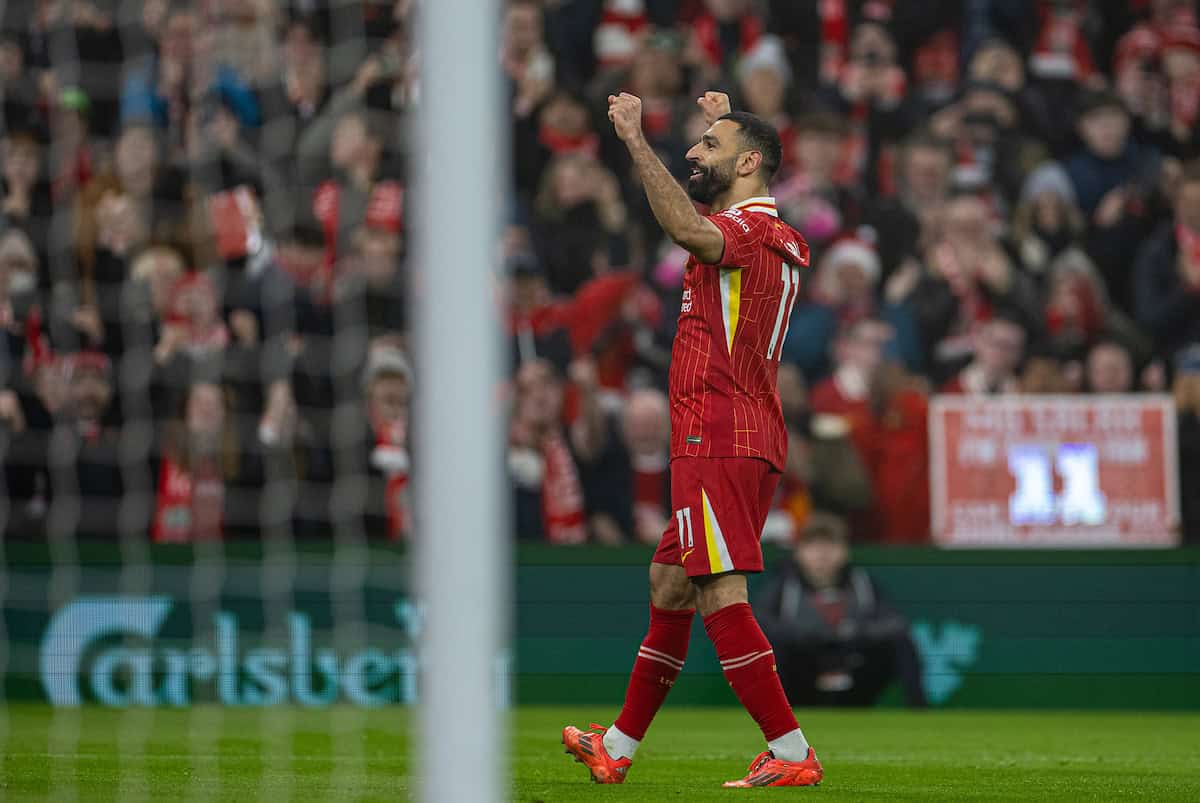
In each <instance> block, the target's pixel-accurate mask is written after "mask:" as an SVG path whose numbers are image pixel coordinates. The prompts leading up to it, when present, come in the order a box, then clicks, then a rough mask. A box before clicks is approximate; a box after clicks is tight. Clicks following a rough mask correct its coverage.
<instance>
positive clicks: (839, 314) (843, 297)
mask: <svg viewBox="0 0 1200 803" xmlns="http://www.w3.org/2000/svg"><path fill="white" fill-rule="evenodd" d="M879 276H880V262H879V257H878V255H877V254H876V252H875V249H874V248H873V247H872V246H871V245H870V244H869V243H867V242H864V241H862V240H859V239H856V238H845V239H842V240H838V241H837V242H836V243H834V244H833V245H832V247H830V248H829V250H828V251H826V252H825V256H824V257H822V258H821V261H820V263H819V264H818V267H817V272H816V275H815V277H814V278H813V281H812V283H811V285H810V301H809V303H806V304H803V305H801V306H799V307H798V308H797V309H796V310H795V311H794V312H793V313H792V321H791V325H790V327H789V328H788V334H787V339H786V340H785V341H784V346H783V354H784V359H785V360H787V361H788V362H794V363H795V364H796V365H798V366H799V367H800V369H801V370H802V371H803V372H804V374H805V376H806V377H808V378H810V379H813V380H816V379H822V378H824V377H825V376H826V375H828V373H829V368H830V366H829V362H828V360H829V357H830V352H831V350H832V345H833V341H834V338H835V336H836V334H837V332H838V331H839V330H840V329H844V328H845V327H846V326H849V325H851V324H853V323H855V322H857V321H860V320H863V319H866V318H879V319H881V320H882V321H884V322H886V323H887V324H888V325H889V326H890V327H891V331H892V335H893V339H892V341H891V344H892V346H893V353H894V355H895V356H896V357H897V358H898V359H900V360H901V361H902V362H903V363H904V364H905V365H907V366H909V367H910V368H917V367H919V366H920V362H921V343H920V338H919V336H918V332H917V327H916V320H915V319H914V318H913V315H912V312H911V310H910V308H909V306H908V303H907V301H906V300H905V299H901V300H899V301H895V302H893V301H892V299H890V298H888V295H887V294H884V300H883V303H879V302H878V301H877V300H876V299H877V298H878V297H879V293H878V292H877V288H878V286H879Z"/></svg>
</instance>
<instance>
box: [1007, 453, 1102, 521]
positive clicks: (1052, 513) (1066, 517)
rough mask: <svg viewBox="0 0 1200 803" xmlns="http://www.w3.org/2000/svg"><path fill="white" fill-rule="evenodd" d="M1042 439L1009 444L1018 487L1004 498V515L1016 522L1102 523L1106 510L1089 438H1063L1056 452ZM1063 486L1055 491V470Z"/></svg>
mask: <svg viewBox="0 0 1200 803" xmlns="http://www.w3.org/2000/svg"><path fill="white" fill-rule="evenodd" d="M1054 457H1055V459H1054V464H1053V466H1052V465H1051V462H1050V450H1049V449H1048V448H1047V447H1046V446H1045V445H1044V444H1030V443H1019V444H1013V445H1011V446H1009V447H1008V470H1009V471H1011V472H1012V475H1013V478H1014V479H1015V480H1016V482H1017V488H1016V490H1015V491H1013V494H1012V496H1010V497H1009V498H1008V517H1009V521H1010V522H1011V523H1012V524H1014V525H1018V526H1020V525H1029V524H1055V523H1062V524H1068V525H1069V524H1091V525H1095V524H1102V523H1103V522H1104V518H1105V514H1106V509H1105V499H1104V494H1102V493H1101V492H1100V463H1099V460H1098V458H1097V455H1096V446H1095V444H1091V443H1063V444H1060V445H1059V446H1058V448H1057V449H1056V450H1055V452H1054ZM1055 469H1057V471H1058V475H1059V476H1060V477H1061V478H1062V490H1061V491H1060V492H1059V493H1055V491H1054V471H1055Z"/></svg>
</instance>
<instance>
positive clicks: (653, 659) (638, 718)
mask: <svg viewBox="0 0 1200 803" xmlns="http://www.w3.org/2000/svg"><path fill="white" fill-rule="evenodd" d="M695 613H696V612H695V611H694V610H691V609H689V610H685V611H672V610H664V609H662V608H656V607H654V606H653V605H651V606H650V629H649V630H648V631H647V632H646V638H645V639H644V640H643V641H642V646H641V647H639V648H638V654H637V660H636V661H635V662H634V664H633V672H632V673H631V674H630V676H629V686H628V687H627V688H626V690H625V705H624V706H623V707H622V708H621V714H620V716H618V717H617V721H616V722H615V723H614V724H613V726H612V727H611V728H609V729H608V731H607V732H605V734H604V749H605V750H606V751H607V752H608V754H609V755H610V756H612V757H613V758H633V754H634V752H635V751H636V750H637V747H638V744H640V743H641V740H642V737H644V736H645V735H646V729H647V728H649V727H650V722H651V720H653V719H654V715H655V714H657V713H658V709H659V708H660V707H661V706H662V704H663V701H664V700H665V699H667V692H669V691H670V690H671V687H672V686H673V685H675V679H676V678H677V677H679V671H680V670H681V669H683V662H684V661H685V660H686V659H687V650H688V640H689V639H690V638H691V634H692V619H693V618H694V617H695Z"/></svg>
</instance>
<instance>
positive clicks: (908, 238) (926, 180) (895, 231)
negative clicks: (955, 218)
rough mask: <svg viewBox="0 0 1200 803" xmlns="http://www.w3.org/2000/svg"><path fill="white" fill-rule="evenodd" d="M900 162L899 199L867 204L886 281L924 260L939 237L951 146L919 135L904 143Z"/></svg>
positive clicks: (875, 198)
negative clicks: (903, 267) (905, 266)
mask: <svg viewBox="0 0 1200 803" xmlns="http://www.w3.org/2000/svg"><path fill="white" fill-rule="evenodd" d="M897 162H898V164H897V175H896V194H895V196H894V197H887V196H882V197H881V196H871V197H868V198H867V199H866V200H865V201H864V204H863V220H862V222H863V224H864V225H865V226H869V227H870V228H872V229H874V231H875V234H876V237H877V240H878V249H879V256H880V259H881V260H882V264H881V266H882V268H883V277H884V279H885V280H886V279H887V278H890V277H891V276H892V274H893V273H894V272H895V271H896V269H897V268H898V267H899V266H900V265H901V264H902V263H905V262H910V261H914V260H917V259H920V257H921V255H922V254H923V253H924V252H925V249H926V247H927V246H928V244H929V241H930V239H931V238H932V237H933V236H934V235H935V233H936V231H935V228H936V222H937V219H938V217H939V216H940V214H941V212H942V209H943V207H944V205H945V204H946V202H947V200H948V199H949V192H950V186H951V182H950V178H951V172H952V169H953V166H954V156H953V152H952V150H951V147H950V144H949V143H948V142H947V141H946V140H943V139H939V138H938V137H935V136H934V135H933V134H932V133H931V132H929V131H918V132H916V133H914V134H912V135H911V136H909V137H908V138H907V139H906V140H905V141H904V144H903V146H902V147H901V148H900V150H899V153H898V157H897Z"/></svg>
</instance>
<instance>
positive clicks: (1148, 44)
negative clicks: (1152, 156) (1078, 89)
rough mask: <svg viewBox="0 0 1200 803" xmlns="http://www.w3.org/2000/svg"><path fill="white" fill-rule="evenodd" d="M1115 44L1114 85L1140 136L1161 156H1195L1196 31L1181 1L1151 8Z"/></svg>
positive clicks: (1199, 50)
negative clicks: (1162, 152)
mask: <svg viewBox="0 0 1200 803" xmlns="http://www.w3.org/2000/svg"><path fill="white" fill-rule="evenodd" d="M1152 6H1153V11H1152V14H1151V16H1150V18H1149V19H1147V20H1145V21H1143V22H1140V23H1138V24H1137V25H1135V26H1134V27H1133V28H1132V29H1131V30H1129V31H1128V32H1127V33H1125V34H1124V35H1123V36H1122V37H1121V38H1120V39H1119V40H1118V41H1117V43H1116V49H1115V52H1114V54H1113V83H1114V88H1115V89H1116V91H1117V94H1118V95H1120V97H1121V99H1122V100H1123V101H1124V102H1125V104H1126V106H1128V107H1129V110H1130V112H1131V113H1132V115H1133V117H1134V119H1135V120H1136V122H1137V125H1138V128H1139V129H1140V130H1141V132H1142V134H1143V136H1145V137H1146V138H1147V139H1149V140H1152V141H1153V142H1154V143H1155V144H1157V145H1158V147H1159V148H1161V149H1162V150H1163V151H1164V152H1165V153H1170V154H1173V155H1178V156H1181V157H1185V158H1191V157H1194V156H1196V155H1197V144H1198V141H1197V134H1198V131H1197V111H1198V108H1200V107H1198V106H1197V103H1196V97H1197V91H1198V89H1200V86H1198V83H1197V82H1198V81H1200V29H1197V27H1196V15H1195V9H1194V8H1189V7H1187V4H1184V3H1171V2H1160V3H1155V4H1152Z"/></svg>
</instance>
